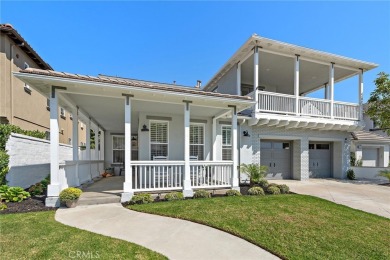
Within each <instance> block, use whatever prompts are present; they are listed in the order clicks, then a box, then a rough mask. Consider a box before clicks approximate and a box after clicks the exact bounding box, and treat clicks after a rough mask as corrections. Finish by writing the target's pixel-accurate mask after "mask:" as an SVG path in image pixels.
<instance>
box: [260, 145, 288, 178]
mask: <svg viewBox="0 0 390 260" xmlns="http://www.w3.org/2000/svg"><path fill="white" fill-rule="evenodd" d="M290 157H291V153H290V142H288V141H268V140H261V142H260V164H261V165H265V166H268V168H269V171H268V175H267V179H291V167H290V165H291V161H290V160H291V159H290Z"/></svg>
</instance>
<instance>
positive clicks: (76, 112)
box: [72, 107, 79, 161]
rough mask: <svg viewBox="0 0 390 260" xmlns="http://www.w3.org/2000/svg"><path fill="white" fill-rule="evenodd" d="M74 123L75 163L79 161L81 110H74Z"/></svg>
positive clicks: (73, 144)
mask: <svg viewBox="0 0 390 260" xmlns="http://www.w3.org/2000/svg"><path fill="white" fill-rule="evenodd" d="M72 116H73V121H72V146H73V161H78V160H79V108H78V107H76V108H75V109H73V113H72Z"/></svg>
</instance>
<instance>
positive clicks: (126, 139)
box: [14, 35, 377, 205]
mask: <svg viewBox="0 0 390 260" xmlns="http://www.w3.org/2000/svg"><path fill="white" fill-rule="evenodd" d="M375 67H377V65H376V64H373V63H369V62H363V61H359V60H355V59H351V58H346V57H342V56H338V55H334V54H329V53H325V52H321V51H316V50H312V49H308V48H303V47H300V46H296V45H291V44H286V43H282V42H278V41H274V40H270V39H267V38H263V37H260V36H257V35H253V36H251V37H250V38H249V39H248V40H247V41H246V42H245V43H244V45H243V46H242V47H241V48H240V49H239V50H238V51H237V52H236V53H235V54H234V55H233V56H232V57H231V58H230V59H229V60H228V61H227V62H226V64H225V65H224V66H223V67H222V68H221V69H220V70H219V71H218V72H217V73H216V74H215V76H214V77H213V78H212V79H211V80H210V81H209V82H208V83H207V84H206V86H205V88H204V89H199V88H191V87H184V86H178V85H174V84H163V83H155V82H148V81H141V80H133V79H124V78H118V77H110V76H98V77H93V76H84V75H79V74H70V73H64V72H57V71H49V70H42V69H31V68H30V69H25V70H22V71H20V72H15V73H14V75H15V76H16V77H17V78H19V79H20V80H22V81H23V82H25V83H26V84H28V85H30V86H31V87H32V88H33V89H36V90H37V91H39V92H41V93H43V94H44V95H45V96H46V97H48V98H50V108H51V110H50V118H51V125H50V127H51V131H50V140H51V144H50V145H51V156H52V157H51V184H50V185H49V188H48V198H47V201H46V204H47V205H58V195H59V192H60V191H61V190H62V189H64V188H66V187H68V186H78V185H80V184H82V183H84V182H87V181H89V180H91V179H92V178H94V177H97V176H98V175H99V173H101V172H102V171H103V170H104V168H105V167H110V166H115V165H119V166H120V167H122V168H123V171H124V174H125V179H124V184H123V194H122V201H127V200H129V199H130V198H131V197H132V196H133V194H134V192H145V191H146V192H147V191H159V192H161V191H167V190H182V191H183V193H184V195H185V196H191V195H192V193H193V190H194V189H199V188H205V189H218V188H227V187H230V188H233V189H238V186H239V172H238V168H239V167H238V166H239V165H240V164H241V163H261V164H263V165H267V166H268V167H269V174H268V176H267V177H268V178H286V179H297V180H307V179H309V178H316V177H321V178H329V177H331V178H345V172H346V170H347V169H348V168H349V156H350V152H349V150H350V133H351V132H353V131H357V130H361V129H362V128H363V125H364V124H363V113H362V111H363V109H362V105H363V103H362V97H363V73H364V72H365V71H368V70H370V69H373V68H375ZM353 76H358V77H359V85H358V86H356V96H359V103H356V104H355V103H346V102H339V101H335V100H334V84H335V83H336V82H339V81H342V80H344V79H346V78H349V77H353ZM321 88H323V89H324V90H325V91H324V93H325V95H324V99H319V98H309V97H305V95H306V94H308V93H310V92H312V91H316V90H318V89H321ZM58 106H61V107H64V108H65V109H67V110H69V111H75V110H76V109H77V110H78V111H79V113H78V118H82V119H84V121H85V120H88V119H89V120H90V122H92V123H94V124H95V125H98V126H99V131H100V132H101V135H100V136H99V138H98V139H99V140H98V142H99V143H100V147H101V150H103V151H104V153H100V155H99V160H91V158H86V160H80V158H79V157H78V153H77V152H76V150H75V151H74V153H73V161H71V162H66V163H65V164H60V163H59V160H58V144H59V136H58V124H57V122H58V120H59V115H58V113H57V111H58V110H57V108H58ZM73 122H74V121H73ZM74 129H77V127H75V128H74ZM73 136H74V138H73V142H74V143H75V144H77V143H78V140H77V133H76V131H75V132H74V135H73ZM86 142H87V143H86V149H87V151H89V150H90V143H89V138H87V141H86ZM95 149H97V148H95ZM241 179H242V180H243V181H244V180H245V176H244V175H243V174H242V176H241Z"/></svg>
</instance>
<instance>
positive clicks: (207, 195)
mask: <svg viewBox="0 0 390 260" xmlns="http://www.w3.org/2000/svg"><path fill="white" fill-rule="evenodd" d="M201 198H211V193H210V192H208V191H206V190H197V191H195V192H194V199H201Z"/></svg>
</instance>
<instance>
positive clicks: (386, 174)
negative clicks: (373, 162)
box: [377, 170, 390, 182]
mask: <svg viewBox="0 0 390 260" xmlns="http://www.w3.org/2000/svg"><path fill="white" fill-rule="evenodd" d="M377 176H382V177H385V178H387V179H388V180H389V182H390V171H389V170H381V171H379V174H378V175H377Z"/></svg>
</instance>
